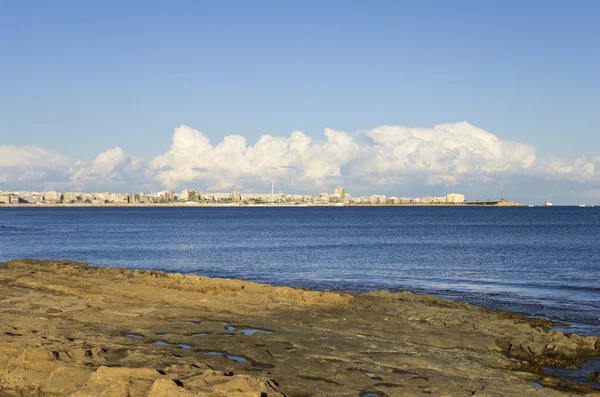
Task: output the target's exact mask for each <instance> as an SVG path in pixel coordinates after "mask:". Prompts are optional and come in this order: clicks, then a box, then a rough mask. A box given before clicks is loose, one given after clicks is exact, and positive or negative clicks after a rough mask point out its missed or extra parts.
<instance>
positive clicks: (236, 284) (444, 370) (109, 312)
mask: <svg viewBox="0 0 600 397" xmlns="http://www.w3.org/2000/svg"><path fill="white" fill-rule="evenodd" d="M551 327H552V323H550V322H548V321H545V320H533V319H528V318H526V317H524V316H521V315H518V314H515V313H507V312H500V311H495V310H490V309H486V308H482V307H477V306H472V305H468V304H464V303H459V302H453V301H448V300H443V299H439V298H436V297H433V296H426V295H415V294H412V293H410V292H400V293H390V292H387V291H377V292H370V293H365V294H359V295H353V294H347V293H334V292H320V291H308V290H305V289H302V288H297V289H294V288H286V287H274V286H269V285H263V284H257V283H252V282H247V281H239V280H226V279H213V278H207V277H201V276H184V275H181V274H167V273H163V272H157V271H138V270H135V271H130V270H126V269H108V268H99V267H92V266H89V265H87V264H83V263H75V262H63V261H52V260H48V261H39V260H15V261H10V262H5V263H0V397H4V396H72V397H87V396H104V397H126V396H132V397H137V396H140V397H141V396H144V397H179V396H181V397H184V396H185V397H188V396H223V397H225V396H233V397H237V396H239V397H242V396H244V397H246V396H247V397H250V396H253V397H254V396H256V397H277V396H287V397H308V396H315V397H316V396H356V397H358V396H381V397H383V396H387V397H393V396H423V395H433V396H530V395H531V396H568V395H587V396H598V395H600V392H599V391H598V390H596V389H595V387H596V386H597V387H600V385H598V383H597V382H598V374H597V373H593V374H590V376H589V377H588V383H585V382H579V381H576V382H574V381H570V380H568V379H559V378H552V377H548V376H546V375H544V374H543V373H542V369H541V368H542V367H543V366H560V367H565V368H577V367H578V366H579V365H581V364H582V363H583V362H584V360H586V359H588V358H589V357H594V356H598V355H599V354H600V343H599V340H598V338H595V337H582V336H579V335H574V334H572V335H565V334H563V333H562V332H558V331H549V329H550V328H551Z"/></svg>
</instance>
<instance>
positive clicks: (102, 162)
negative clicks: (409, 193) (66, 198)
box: [0, 122, 600, 194]
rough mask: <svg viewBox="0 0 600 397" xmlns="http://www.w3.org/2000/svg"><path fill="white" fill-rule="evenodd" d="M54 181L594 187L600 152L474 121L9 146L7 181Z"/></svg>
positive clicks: (373, 188) (4, 164) (86, 185)
mask: <svg viewBox="0 0 600 397" xmlns="http://www.w3.org/2000/svg"><path fill="white" fill-rule="evenodd" d="M51 178H59V179H60V178H63V179H62V182H61V183H62V184H63V185H62V186H64V188H82V189H86V190H93V189H96V188H97V187H98V186H103V187H110V186H114V185H120V186H124V187H126V189H125V188H123V189H121V190H127V189H128V190H135V189H137V188H141V187H151V188H157V189H158V188H168V189H173V190H175V189H180V188H182V187H183V186H188V187H194V188H197V189H199V190H213V191H214V190H231V189H244V190H262V191H264V190H266V188H268V187H270V184H271V181H272V180H276V183H277V185H278V186H280V187H282V188H283V189H285V190H286V191H291V192H303V191H304V192H313V193H314V192H316V191H320V190H328V189H331V188H332V187H334V186H336V185H339V184H342V185H344V186H347V187H351V188H352V190H353V192H355V193H357V194H358V193H365V194H367V193H374V192H379V191H381V190H382V189H383V190H384V191H387V192H390V191H396V192H398V191H400V190H402V189H404V188H406V187H407V186H416V187H417V189H416V190H418V187H419V186H420V187H428V186H429V187H431V188H432V189H433V188H435V187H438V190H447V189H450V187H451V186H459V187H464V186H475V185H482V184H483V185H487V186H491V185H494V186H506V185H508V184H511V183H512V184H516V183H521V182H518V181H523V180H531V179H532V178H533V179H534V180H537V181H552V182H556V181H559V182H560V181H565V182H569V183H578V184H582V185H585V189H588V190H589V189H594V188H596V185H599V184H600V157H593V158H586V157H580V158H574V159H565V158H541V159H540V158H538V157H537V156H536V152H535V148H534V147H532V146H529V145H525V144H522V143H518V142H510V141H506V140H502V139H500V138H499V137H498V136H496V135H494V134H492V133H490V132H488V131H485V130H483V129H481V128H478V127H475V126H473V125H471V124H469V123H466V122H461V123H454V124H440V125H436V126H434V127H433V128H409V127H401V126H380V127H377V128H373V129H369V130H365V131H359V132H354V133H348V132H344V131H337V130H333V129H325V133H324V139H322V140H314V139H313V138H311V137H309V136H307V135H305V134H304V133H302V132H300V131H295V132H292V133H291V134H289V135H288V136H285V137H281V136H272V135H264V136H262V137H261V138H260V139H259V140H258V141H257V142H256V143H254V144H249V143H248V142H247V141H246V139H245V138H244V137H243V136H241V135H230V136H226V137H224V138H223V140H222V141H220V142H218V143H216V144H213V143H212V142H210V140H209V139H208V138H207V137H206V136H204V134H203V133H202V132H200V131H198V130H195V129H193V128H191V127H188V126H180V127H178V128H176V129H175V131H174V133H173V139H172V143H171V147H170V148H169V149H168V150H167V151H166V152H165V153H163V154H160V155H158V156H156V157H154V158H152V159H149V160H142V159H139V158H137V157H134V156H132V155H128V154H127V153H125V152H124V151H123V150H122V149H121V148H120V147H118V146H116V147H114V148H112V149H108V150H106V151H105V152H102V153H100V154H99V155H98V156H97V157H96V158H95V159H93V160H91V161H73V160H71V159H69V158H68V157H66V156H63V155H61V154H59V153H56V152H53V151H49V150H46V149H43V148H39V147H14V146H0V183H2V185H3V186H6V185H7V184H19V183H26V182H27V183H33V182H35V181H44V182H47V181H48V180H49V179H51ZM582 189H583V188H582ZM582 191H583V190H582ZM396 194H398V193H396Z"/></svg>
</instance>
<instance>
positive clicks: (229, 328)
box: [225, 325, 235, 331]
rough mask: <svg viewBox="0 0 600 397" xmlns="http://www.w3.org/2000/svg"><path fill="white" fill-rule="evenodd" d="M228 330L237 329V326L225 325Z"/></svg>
mask: <svg viewBox="0 0 600 397" xmlns="http://www.w3.org/2000/svg"><path fill="white" fill-rule="evenodd" d="M225 329H226V330H227V331H235V327H234V326H233V325H228V326H226V327H225Z"/></svg>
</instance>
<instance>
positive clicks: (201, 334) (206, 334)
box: [192, 332, 210, 336]
mask: <svg viewBox="0 0 600 397" xmlns="http://www.w3.org/2000/svg"><path fill="white" fill-rule="evenodd" d="M208 335H210V332H200V333H199V334H192V336H208Z"/></svg>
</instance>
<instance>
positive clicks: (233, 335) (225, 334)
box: [223, 334, 235, 336]
mask: <svg viewBox="0 0 600 397" xmlns="http://www.w3.org/2000/svg"><path fill="white" fill-rule="evenodd" d="M223 336H235V334H223Z"/></svg>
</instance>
